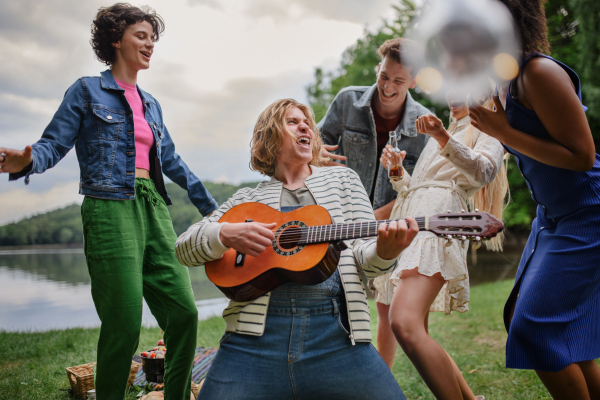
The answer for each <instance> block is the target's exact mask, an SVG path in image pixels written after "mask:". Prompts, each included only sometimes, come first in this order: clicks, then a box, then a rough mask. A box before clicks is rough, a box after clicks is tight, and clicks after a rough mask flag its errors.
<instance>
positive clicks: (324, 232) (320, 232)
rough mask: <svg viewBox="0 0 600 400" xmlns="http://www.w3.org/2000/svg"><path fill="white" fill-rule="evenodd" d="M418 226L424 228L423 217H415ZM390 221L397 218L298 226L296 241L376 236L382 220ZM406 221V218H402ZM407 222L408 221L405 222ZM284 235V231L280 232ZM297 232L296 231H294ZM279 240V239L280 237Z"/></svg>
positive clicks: (308, 241)
mask: <svg viewBox="0 0 600 400" xmlns="http://www.w3.org/2000/svg"><path fill="white" fill-rule="evenodd" d="M415 220H416V221H417V224H418V226H419V230H425V229H426V226H425V224H426V219H425V217H417V218H415ZM392 221H398V220H391V219H388V220H383V221H368V222H354V223H344V224H331V225H317V226H307V227H303V228H299V230H300V233H301V235H302V236H301V239H300V240H299V241H298V244H299V245H304V244H315V243H325V242H337V241H340V240H351V239H359V238H365V237H373V236H377V230H378V229H379V225H380V224H381V223H382V222H385V223H386V224H389V223H390V222H392ZM404 221H406V220H404ZM407 224H408V223H407ZM282 234H283V235H285V232H283V233H282ZM296 234H297V233H296ZM280 240H281V239H280Z"/></svg>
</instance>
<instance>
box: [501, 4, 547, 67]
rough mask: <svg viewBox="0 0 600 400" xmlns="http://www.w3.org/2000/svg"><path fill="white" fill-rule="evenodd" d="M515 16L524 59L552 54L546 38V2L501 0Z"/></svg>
mask: <svg viewBox="0 0 600 400" xmlns="http://www.w3.org/2000/svg"><path fill="white" fill-rule="evenodd" d="M500 1H501V2H502V3H504V5H505V6H506V7H507V8H508V10H509V11H510V13H511V14H512V16H513V19H514V21H515V25H516V26H517V28H518V29H519V31H520V33H521V46H522V47H521V49H522V51H523V57H527V56H528V55H530V54H531V53H534V52H540V53H548V52H550V43H549V42H548V38H547V37H546V29H547V28H546V13H545V12H544V3H545V2H546V0H500Z"/></svg>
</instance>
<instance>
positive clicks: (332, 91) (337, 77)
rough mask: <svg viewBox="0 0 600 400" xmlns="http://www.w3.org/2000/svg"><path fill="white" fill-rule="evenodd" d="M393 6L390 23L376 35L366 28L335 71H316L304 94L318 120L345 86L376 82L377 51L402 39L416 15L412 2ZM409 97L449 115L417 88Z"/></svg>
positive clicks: (402, 2)
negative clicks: (394, 39) (394, 40)
mask: <svg viewBox="0 0 600 400" xmlns="http://www.w3.org/2000/svg"><path fill="white" fill-rule="evenodd" d="M392 7H393V8H394V10H395V16H394V18H393V20H392V21H384V22H383V25H382V26H381V28H380V29H379V30H377V31H376V32H369V31H368V30H366V29H365V31H364V32H363V36H362V37H361V38H360V39H358V40H357V41H356V43H355V44H353V45H352V46H350V47H348V48H347V49H346V51H344V53H343V54H342V59H341V62H340V67H339V68H338V69H337V70H335V71H329V72H326V71H323V69H322V68H316V70H315V80H314V82H313V83H312V84H310V85H308V86H307V88H306V92H307V95H308V101H309V103H310V105H311V107H312V109H313V111H314V113H315V117H316V119H317V121H319V120H321V119H322V118H323V117H324V116H325V112H326V111H327V108H328V107H329V105H330V104H331V102H332V101H333V99H334V97H335V95H336V94H337V93H338V92H339V91H340V90H341V89H343V88H345V87H348V86H371V85H373V84H374V83H375V81H376V80H377V76H376V74H377V65H378V64H379V62H380V61H381V57H380V56H379V54H378V53H377V49H379V46H381V45H382V44H383V42H385V41H386V40H388V39H392V38H397V37H401V36H403V35H404V33H405V32H406V29H407V28H408V27H409V25H410V22H411V20H412V18H413V17H414V16H415V15H417V13H418V9H417V7H416V5H415V2H413V1H411V0H401V1H400V4H399V5H393V6H392ZM412 95H413V98H414V99H415V100H416V101H418V102H419V103H421V104H423V105H424V106H425V107H427V108H429V109H431V110H433V111H434V112H435V113H436V114H437V115H438V116H446V117H447V116H448V115H449V114H448V111H447V110H445V109H444V107H440V106H438V105H436V104H434V103H433V102H431V101H430V100H429V99H428V98H426V97H425V96H424V95H423V94H422V92H421V91H420V90H419V89H418V88H417V89H415V90H414V91H413V94H412Z"/></svg>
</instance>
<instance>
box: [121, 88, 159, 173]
mask: <svg viewBox="0 0 600 400" xmlns="http://www.w3.org/2000/svg"><path fill="white" fill-rule="evenodd" d="M115 81H117V84H118V85H119V86H120V87H121V89H124V90H125V98H126V99H127V102H129V107H131V110H132V111H133V131H134V134H135V167H136V168H143V169H145V170H148V171H150V149H151V148H152V145H153V144H154V134H153V133H152V129H150V125H148V122H147V121H146V117H145V116H144V106H143V105H142V99H141V97H140V94H139V93H138V91H137V87H136V85H132V84H130V83H127V82H123V81H120V80H118V79H115Z"/></svg>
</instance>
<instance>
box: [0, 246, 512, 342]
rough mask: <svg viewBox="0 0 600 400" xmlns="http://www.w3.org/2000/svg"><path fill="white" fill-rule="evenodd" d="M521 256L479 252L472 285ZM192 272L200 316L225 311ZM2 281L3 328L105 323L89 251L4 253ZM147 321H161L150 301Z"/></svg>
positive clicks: (497, 276)
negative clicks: (89, 266) (92, 279)
mask: <svg viewBox="0 0 600 400" xmlns="http://www.w3.org/2000/svg"><path fill="white" fill-rule="evenodd" d="M520 256H521V252H520V251H513V252H505V253H500V254H493V253H488V252H484V251H479V252H478V253H477V265H476V266H473V265H472V262H471V256H470V255H469V257H468V259H469V275H470V282H471V285H477V284H480V283H482V282H489V281H500V280H504V279H513V278H514V276H515V273H516V269H517V265H518V262H519V258H520ZM190 276H191V280H192V287H193V289H194V296H195V299H196V305H197V306H198V312H199V317H200V319H205V318H208V317H210V316H213V315H220V314H221V312H222V311H223V309H224V308H225V306H226V305H227V299H225V297H223V295H222V294H221V292H220V291H219V290H218V289H217V288H216V287H215V286H213V284H212V283H211V282H210V281H209V280H208V278H207V277H206V274H205V273H204V268H202V267H201V268H191V269H190ZM0 282H1V283H0V284H1V287H2V289H1V290H0V330H4V331H41V330H50V329H64V328H71V327H92V326H99V325H100V320H99V319H98V316H97V314H96V310H95V308H94V303H93V301H92V295H91V286H90V277H89V275H88V271H87V266H86V262H85V256H84V255H83V249H52V250H49V249H38V250H13V251H0ZM142 323H143V325H145V326H156V325H157V323H156V320H155V319H154V317H153V316H152V314H151V313H150V310H149V308H148V306H147V305H146V304H145V303H144V311H143V318H142Z"/></svg>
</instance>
